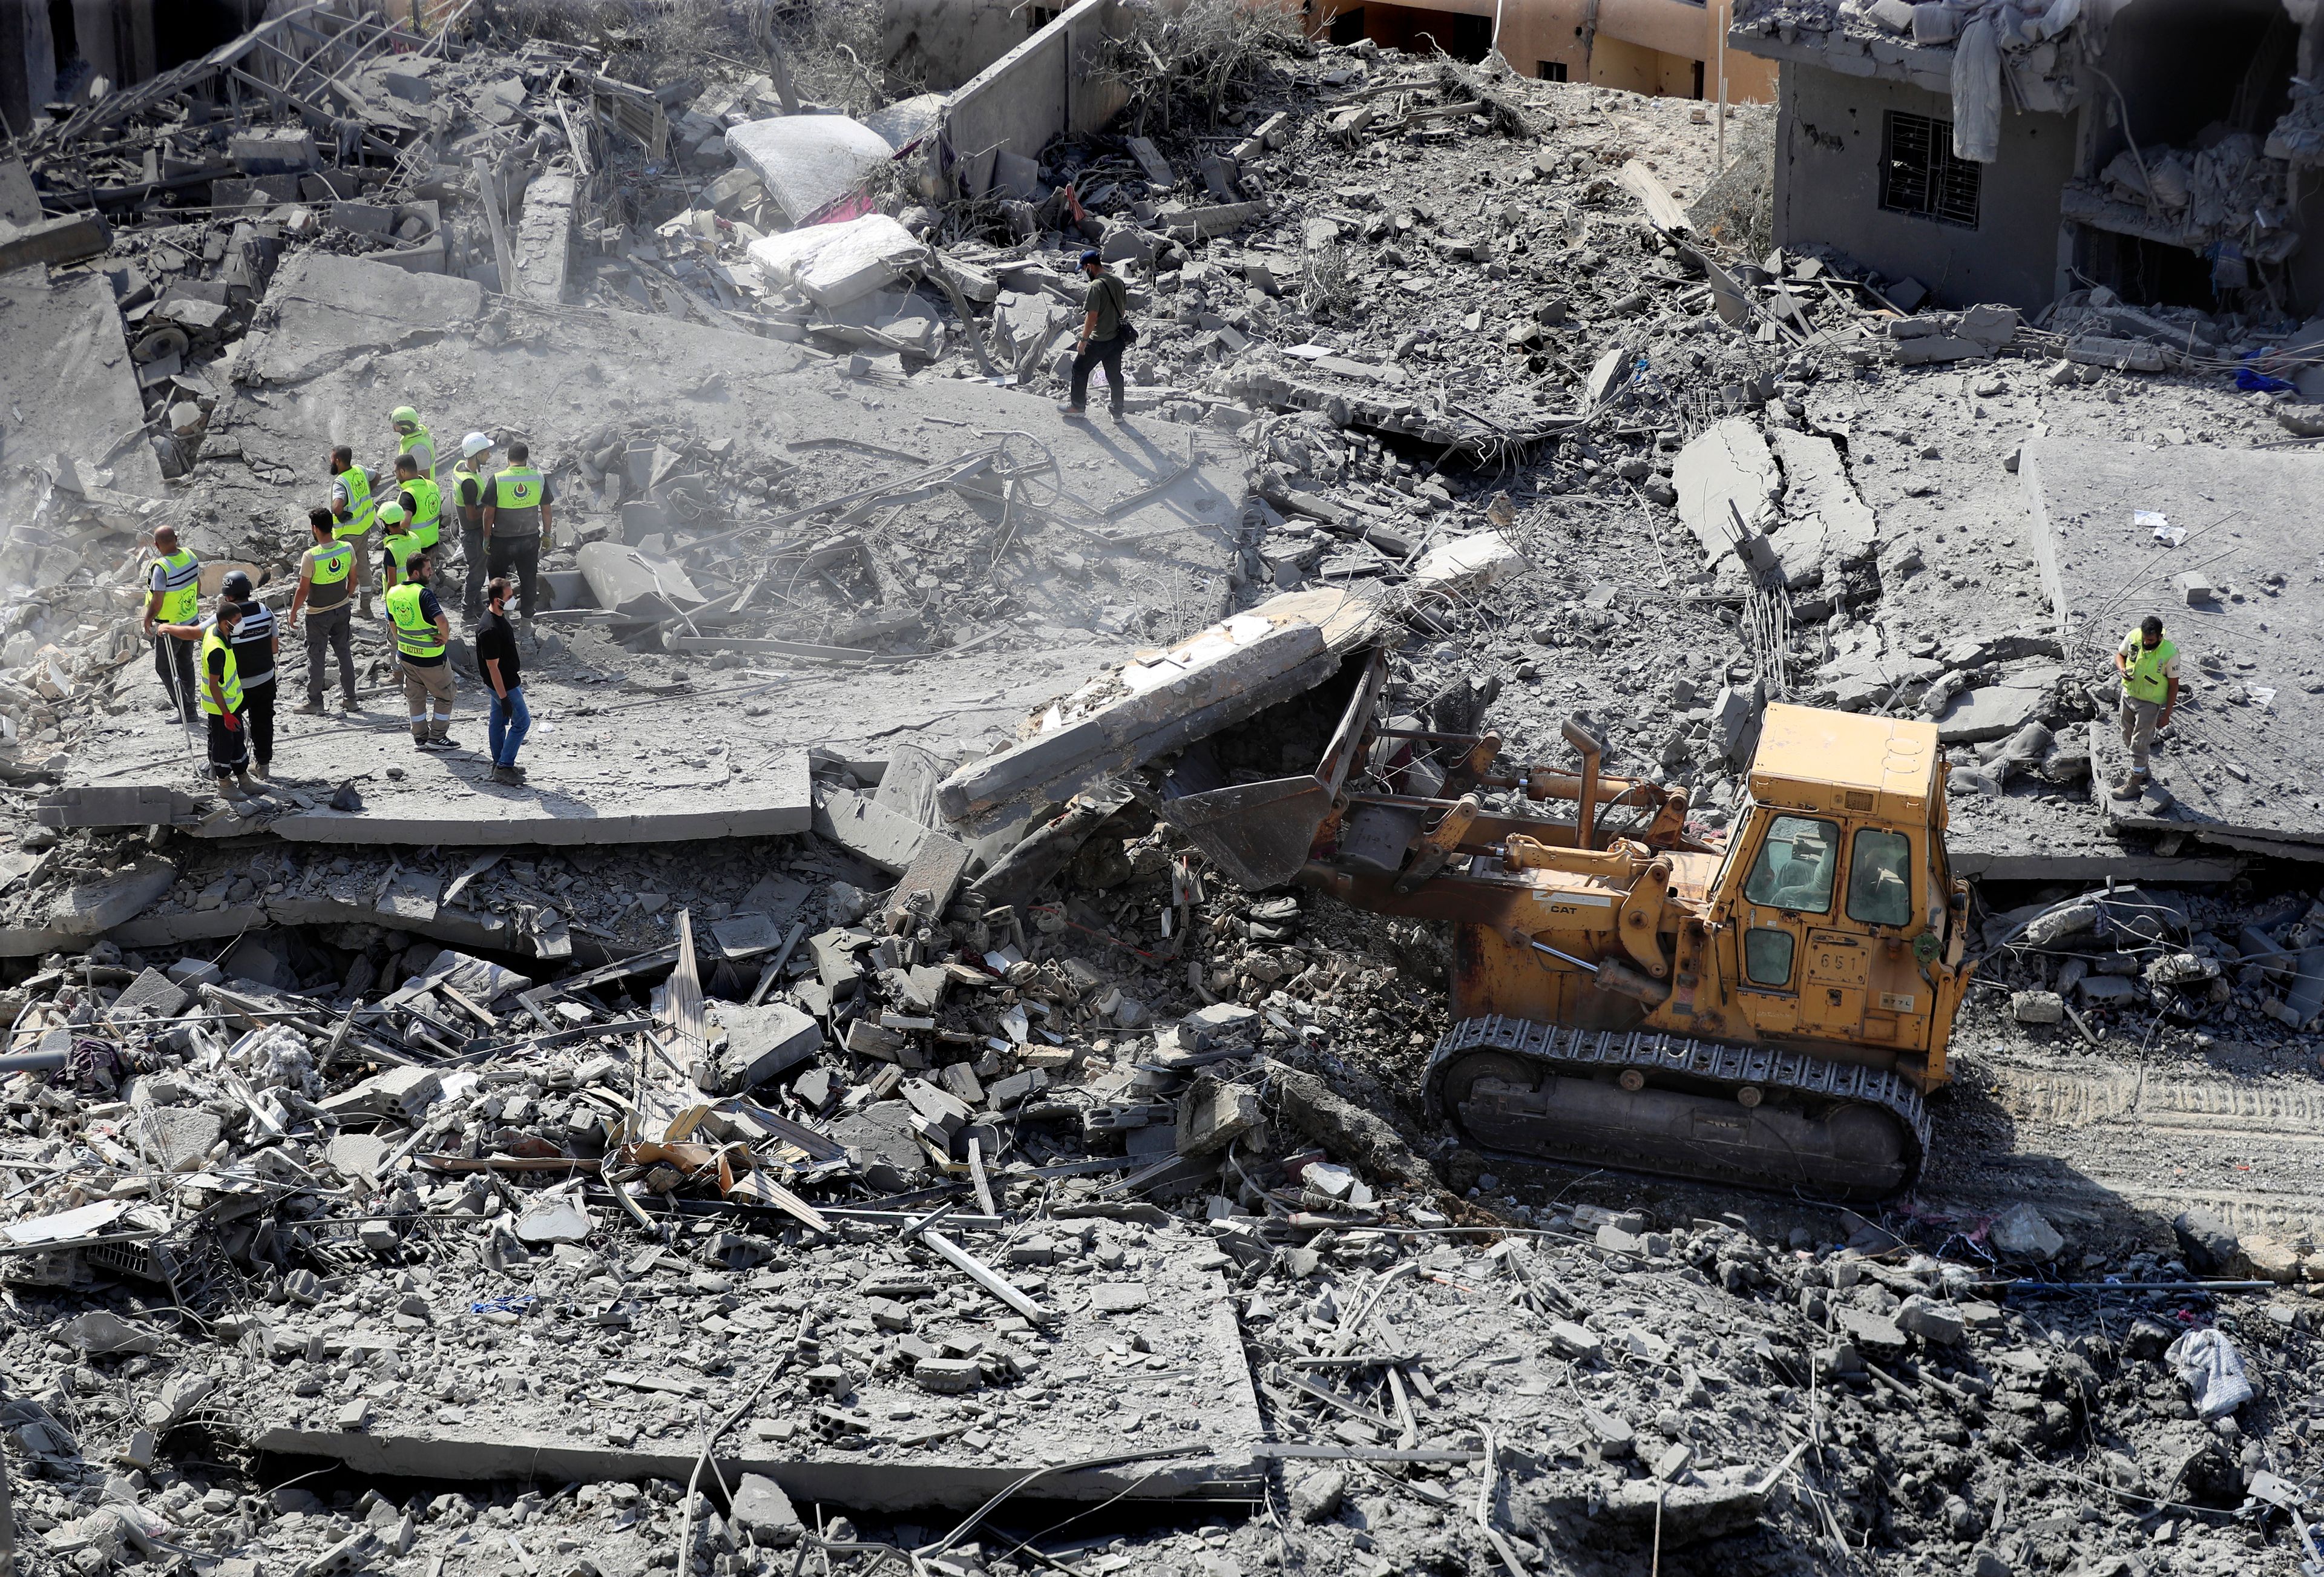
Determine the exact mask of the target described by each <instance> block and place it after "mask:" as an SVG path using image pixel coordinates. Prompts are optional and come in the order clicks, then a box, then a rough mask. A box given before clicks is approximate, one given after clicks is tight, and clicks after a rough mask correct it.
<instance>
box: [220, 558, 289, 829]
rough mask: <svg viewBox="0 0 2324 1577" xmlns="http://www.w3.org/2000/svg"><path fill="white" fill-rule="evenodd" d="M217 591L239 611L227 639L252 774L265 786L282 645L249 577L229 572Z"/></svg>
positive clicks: (271, 753)
mask: <svg viewBox="0 0 2324 1577" xmlns="http://www.w3.org/2000/svg"><path fill="white" fill-rule="evenodd" d="M218 589H219V590H220V591H221V592H222V593H223V594H225V597H226V603H228V604H232V605H233V608H234V613H235V622H234V629H233V632H232V633H231V634H229V635H227V636H226V649H227V650H228V651H229V652H230V653H231V654H232V655H233V658H234V672H235V680H236V682H237V683H239V684H240V685H241V687H242V721H243V730H244V738H245V739H246V740H247V741H248V742H249V746H250V761H251V765H250V775H251V776H252V777H254V778H255V779H258V780H259V781H260V782H262V783H264V782H267V781H270V780H271V777H270V774H271V772H272V768H273V765H274V658H275V654H276V653H277V652H279V651H280V650H281V648H282V642H281V638H280V637H278V636H277V635H276V634H275V632H274V610H273V609H272V608H270V607H268V606H267V605H266V604H264V603H262V602H260V601H259V600H258V594H257V590H256V588H255V587H254V586H252V585H251V584H250V576H248V575H246V574H244V572H243V571H241V570H239V569H231V570H228V571H227V572H226V580H225V581H224V582H223V583H222V584H221V585H220V586H219V587H218Z"/></svg>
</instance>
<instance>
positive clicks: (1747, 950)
mask: <svg viewBox="0 0 2324 1577" xmlns="http://www.w3.org/2000/svg"><path fill="white" fill-rule="evenodd" d="M1799 941H1800V939H1799V938H1798V937H1796V936H1793V935H1792V934H1791V933H1790V932H1789V931H1775V930H1768V929H1766V928H1764V927H1763V928H1759V929H1756V930H1749V931H1746V932H1744V933H1743V978H1744V979H1746V980H1748V981H1749V982H1751V983H1752V984H1753V985H1760V986H1780V985H1787V984H1789V983H1790V982H1791V978H1792V954H1794V952H1796V951H1798V948H1799Z"/></svg>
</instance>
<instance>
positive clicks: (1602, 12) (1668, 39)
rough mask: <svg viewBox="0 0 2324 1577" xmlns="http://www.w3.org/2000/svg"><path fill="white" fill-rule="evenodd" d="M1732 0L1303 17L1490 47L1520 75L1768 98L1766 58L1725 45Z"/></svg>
mask: <svg viewBox="0 0 2324 1577" xmlns="http://www.w3.org/2000/svg"><path fill="white" fill-rule="evenodd" d="M1731 8H1732V0H1708V3H1706V4H1694V3H1693V0H1396V3H1393V4H1382V3H1380V0H1312V4H1311V5H1309V6H1308V12H1307V14H1308V17H1309V20H1310V27H1311V29H1312V31H1314V32H1315V33H1316V34H1317V35H1318V36H1320V37H1326V38H1330V39H1332V40H1333V41H1334V42H1340V43H1352V42H1355V41H1356V40H1358V39H1364V38H1369V39H1371V40H1374V41H1376V42H1379V43H1382V44H1387V45H1391V46H1393V47H1395V48H1397V49H1403V50H1416V51H1425V50H1427V49H1429V48H1430V47H1431V46H1432V45H1433V46H1434V47H1436V48H1439V49H1442V50H1443V51H1444V52H1445V53H1447V54H1449V55H1453V56H1456V57H1458V58H1461V59H1463V60H1480V59H1482V58H1483V56H1484V53H1485V51H1487V50H1489V49H1494V48H1498V49H1499V51H1500V52H1501V58H1502V59H1504V60H1508V63H1509V64H1510V65H1511V66H1513V67H1515V68H1516V69H1517V70H1518V71H1520V72H1523V73H1524V74H1525V75H1526V76H1528V77H1542V78H1550V79H1552V80H1555V81H1565V82H1591V83H1595V84H1597V85H1598V86H1600V87H1602V88H1628V90H1630V91H1631V92H1634V93H1650V94H1655V95H1659V96H1661V97H1672V98H1701V99H1710V100H1713V101H1715V100H1717V99H1718V97H1719V96H1720V92H1719V89H1720V73H1721V72H1722V71H1723V72H1724V73H1725V76H1726V84H1727V102H1729V104H1772V103H1774V102H1775V64H1774V62H1772V61H1769V60H1758V59H1756V58H1754V57H1752V56H1748V55H1743V54H1739V53H1733V52H1730V51H1728V50H1727V49H1726V47H1725V42H1726V37H1727V29H1728V26H1729V11H1730V10H1731Z"/></svg>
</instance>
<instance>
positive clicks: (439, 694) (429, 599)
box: [387, 552, 460, 751]
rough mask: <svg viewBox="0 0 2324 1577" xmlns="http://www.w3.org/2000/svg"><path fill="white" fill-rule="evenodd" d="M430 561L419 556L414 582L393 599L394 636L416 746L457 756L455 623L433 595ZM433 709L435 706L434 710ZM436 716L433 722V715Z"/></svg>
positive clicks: (392, 593)
mask: <svg viewBox="0 0 2324 1577" xmlns="http://www.w3.org/2000/svg"><path fill="white" fill-rule="evenodd" d="M428 568H429V566H428V555H427V554H426V553H424V552H422V553H414V554H413V555H412V556H411V561H410V579H408V580H404V581H401V582H400V583H399V584H397V585H396V586H394V587H392V589H390V590H389V592H388V594H387V619H388V625H389V633H390V634H392V636H393V637H394V638H395V654H396V656H397V657H399V658H401V659H402V662H403V699H404V701H405V703H406V704H407V705H409V706H410V711H411V742H412V743H413V744H414V745H415V746H417V747H418V748H419V749H420V750H424V751H427V750H457V749H458V748H459V743H460V742H459V741H458V740H457V739H454V738H453V737H452V665H451V664H450V663H449V662H447V661H446V660H445V656H444V654H445V650H446V649H447V647H449V646H450V645H451V644H452V621H451V620H449V619H447V618H446V617H445V616H444V604H441V603H439V602H438V601H437V600H436V594H435V593H434V592H432V591H430V590H429V589H428ZM431 703H432V705H431ZM431 711H432V712H434V713H435V716H434V717H433V718H431V717H430V716H429V713H430V712H431Z"/></svg>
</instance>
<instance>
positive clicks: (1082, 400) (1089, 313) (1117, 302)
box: [1064, 248, 1138, 421]
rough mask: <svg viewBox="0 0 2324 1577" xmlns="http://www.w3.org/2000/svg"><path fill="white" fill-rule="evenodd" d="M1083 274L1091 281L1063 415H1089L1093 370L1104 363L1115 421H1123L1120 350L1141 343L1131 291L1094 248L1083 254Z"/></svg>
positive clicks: (1080, 416)
mask: <svg viewBox="0 0 2324 1577" xmlns="http://www.w3.org/2000/svg"><path fill="white" fill-rule="evenodd" d="M1082 277H1083V278H1084V279H1086V280H1088V281H1089V282H1090V287H1089V295H1088V296H1087V297H1086V298H1085V299H1084V301H1083V304H1082V305H1083V314H1082V337H1081V339H1080V341H1079V343H1077V344H1076V345H1075V346H1074V388H1073V396H1072V399H1071V400H1070V401H1068V402H1067V404H1066V405H1065V411H1064V414H1065V415H1066V416H1068V417H1071V418H1073V419H1074V420H1077V421H1078V420H1087V418H1088V416H1089V375H1090V369H1091V368H1092V367H1094V366H1098V365H1101V364H1102V365H1103V366H1104V368H1105V388H1106V394H1107V396H1108V398H1109V399H1110V400H1111V402H1112V405H1113V420H1116V421H1120V420H1121V401H1122V387H1121V353H1122V352H1123V351H1125V350H1128V349H1129V348H1130V346H1133V345H1135V344H1137V343H1138V331H1137V330H1136V329H1134V328H1132V327H1130V292H1129V291H1128V290H1127V289H1126V288H1124V286H1123V285H1122V282H1121V276H1120V275H1119V274H1117V273H1115V272H1112V271H1111V270H1110V269H1108V268H1107V267H1106V266H1105V259H1104V258H1102V257H1101V256H1099V255H1098V254H1097V252H1096V250H1095V249H1094V248H1093V249H1092V250H1090V251H1088V252H1084V253H1083V254H1082Z"/></svg>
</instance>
